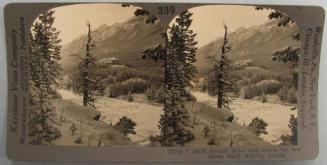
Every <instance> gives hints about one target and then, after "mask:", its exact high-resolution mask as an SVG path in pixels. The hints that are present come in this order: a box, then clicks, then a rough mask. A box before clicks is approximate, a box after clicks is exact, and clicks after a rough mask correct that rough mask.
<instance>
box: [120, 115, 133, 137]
mask: <svg viewBox="0 0 327 165" xmlns="http://www.w3.org/2000/svg"><path fill="white" fill-rule="evenodd" d="M135 126H136V123H135V122H134V121H133V120H132V119H130V118H127V117H126V116H124V117H122V118H120V119H119V121H118V122H117V124H116V125H115V128H116V129H117V130H118V131H120V132H121V133H122V134H124V135H125V136H127V135H128V134H136V132H135V131H134V129H135Z"/></svg>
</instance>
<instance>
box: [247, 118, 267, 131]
mask: <svg viewBox="0 0 327 165" xmlns="http://www.w3.org/2000/svg"><path fill="white" fill-rule="evenodd" d="M267 126H268V124H267V123H266V122H265V121H264V120H263V119H260V118H258V117H255V118H254V119H252V121H251V123H250V124H249V125H248V128H249V129H250V131H252V132H253V133H254V134H256V135H258V136H259V135H260V134H268V132H267V131H266V128H267Z"/></svg>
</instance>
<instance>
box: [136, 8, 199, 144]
mask: <svg viewBox="0 0 327 165" xmlns="http://www.w3.org/2000/svg"><path fill="white" fill-rule="evenodd" d="M191 16H192V13H190V12H188V11H184V12H182V13H181V14H180V15H179V16H178V17H177V18H176V23H174V24H173V25H172V26H171V27H170V28H169V29H168V33H162V37H163V38H164V39H165V41H166V44H165V46H162V45H159V46H157V47H155V48H152V49H148V50H146V51H144V52H143V55H142V58H147V59H151V60H154V61H157V60H164V61H165V62H164V67H165V94H166V99H165V107H164V114H163V115H162V116H161V118H160V121H159V128H160V129H161V134H160V138H159V139H160V140H159V141H160V143H161V145H163V146H174V145H184V144H185V143H187V142H189V141H191V140H192V139H193V138H194V136H193V134H192V132H191V131H190V130H189V129H188V128H189V127H190V125H189V124H190V116H189V112H188V111H187V109H186V108H185V107H184V101H185V97H187V90H186V88H187V87H189V86H191V83H190V82H191V80H192V79H193V78H194V77H195V75H196V69H195V66H194V65H193V63H194V62H195V61H196V59H195V55H196V50H197V48H196V47H195V45H196V44H197V42H196V41H195V39H194V38H195V35H196V34H194V33H193V31H192V30H191V29H189V27H190V25H191V23H192V19H191Z"/></svg>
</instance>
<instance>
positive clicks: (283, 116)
mask: <svg viewBox="0 0 327 165" xmlns="http://www.w3.org/2000/svg"><path fill="white" fill-rule="evenodd" d="M192 94H193V95H194V96H195V97H196V98H197V101H198V102H202V103H205V104H208V105H211V106H213V107H216V105H217V100H216V99H217V98H215V97H212V96H209V95H208V94H206V93H202V92H192ZM230 108H231V111H232V112H233V113H234V115H235V119H236V120H237V122H238V123H240V124H241V125H243V124H245V125H248V124H249V123H250V122H251V120H252V119H253V118H255V117H259V118H262V119H263V120H264V121H265V122H267V123H268V126H267V132H268V134H267V135H261V137H262V138H263V139H264V140H265V141H268V142H270V143H272V144H278V143H279V142H280V141H279V139H280V136H281V135H284V134H290V129H289V127H288V122H289V119H290V116H291V114H293V115H295V116H297V111H296V110H291V108H292V107H290V106H285V105H280V104H273V103H262V102H260V101H255V100H247V99H242V98H235V100H234V101H233V102H232V103H231V105H230Z"/></svg>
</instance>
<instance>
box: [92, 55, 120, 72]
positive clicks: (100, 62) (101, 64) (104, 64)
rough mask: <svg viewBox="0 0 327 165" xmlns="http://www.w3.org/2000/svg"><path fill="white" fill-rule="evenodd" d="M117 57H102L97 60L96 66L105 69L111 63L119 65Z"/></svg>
mask: <svg viewBox="0 0 327 165" xmlns="http://www.w3.org/2000/svg"><path fill="white" fill-rule="evenodd" d="M119 64H120V62H119V59H118V58H117V57H110V58H103V59H101V60H98V61H97V66H98V68H99V69H105V68H108V67H111V66H112V65H119Z"/></svg>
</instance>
